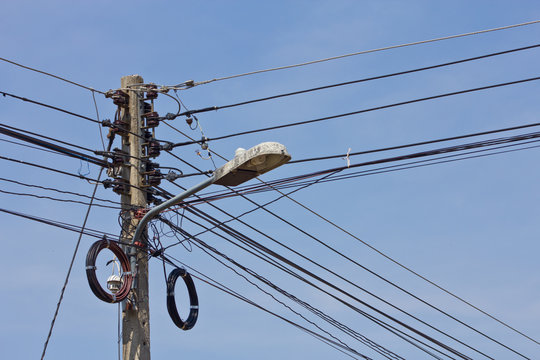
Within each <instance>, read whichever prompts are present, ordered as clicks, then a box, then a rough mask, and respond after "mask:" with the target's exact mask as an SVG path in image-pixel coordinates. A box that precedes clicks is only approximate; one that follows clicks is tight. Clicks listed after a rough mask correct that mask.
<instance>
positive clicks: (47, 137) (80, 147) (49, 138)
mask: <svg viewBox="0 0 540 360" xmlns="http://www.w3.org/2000/svg"><path fill="white" fill-rule="evenodd" d="M0 126H3V127H5V128H8V129H12V130H16V131H19V132H22V133H26V134H30V135H34V136H39V137H42V138H44V139H47V140H51V141H55V142H57V143H60V144H64V145H68V146H72V147H74V148H77V149H80V150H84V151H88V152H91V153H93V152H94V151H95V150H92V149H89V148H86V147H83V146H80V145H77V144H73V143H69V142H67V141H62V140H58V139H55V138H53V137H50V136H46V135H43V134H38V133H35V132H32V131H28V130H24V129H19V128H16V127H14V126H9V125H6V124H2V123H0Z"/></svg>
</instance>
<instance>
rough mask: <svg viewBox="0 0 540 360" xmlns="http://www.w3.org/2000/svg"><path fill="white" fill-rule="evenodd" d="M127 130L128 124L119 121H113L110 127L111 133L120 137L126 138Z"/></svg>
mask: <svg viewBox="0 0 540 360" xmlns="http://www.w3.org/2000/svg"><path fill="white" fill-rule="evenodd" d="M127 129H128V123H126V122H124V121H122V120H120V119H116V120H114V123H113V125H112V126H111V131H112V132H113V133H115V134H118V135H120V136H127V135H128V132H127Z"/></svg>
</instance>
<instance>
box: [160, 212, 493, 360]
mask: <svg viewBox="0 0 540 360" xmlns="http://www.w3.org/2000/svg"><path fill="white" fill-rule="evenodd" d="M186 210H188V211H189V212H191V213H193V214H195V215H196V216H198V217H200V218H202V219H204V220H205V221H207V222H209V223H210V224H211V225H212V226H213V227H212V228H207V227H205V226H203V225H201V224H200V223H198V222H196V221H194V220H192V219H190V218H188V217H186V216H184V217H185V218H186V219H188V220H189V221H191V222H193V223H195V224H197V225H199V226H201V227H203V228H204V229H206V230H205V231H203V232H206V231H210V232H211V233H213V234H215V235H217V236H219V237H221V238H223V239H224V240H226V241H229V242H231V243H232V244H234V245H236V246H238V247H240V248H241V249H243V250H244V251H246V252H248V253H250V254H252V255H254V256H256V257H258V258H259V259H261V260H263V261H265V262H268V263H269V264H271V265H273V266H275V267H276V268H278V269H280V270H282V271H285V272H286V273H288V274H290V275H292V276H294V277H296V278H298V279H303V278H301V277H300V275H297V274H296V273H294V272H293V271H292V270H290V269H287V268H285V267H282V266H280V265H278V264H276V263H275V262H273V261H269V259H267V258H263V257H261V256H260V255H257V254H255V253H254V252H252V251H250V250H248V249H246V248H244V247H242V246H240V245H238V244H236V243H234V242H232V241H231V240H230V239H228V238H226V237H224V236H223V235H220V234H218V233H216V232H215V231H213V229H220V230H221V231H223V232H225V233H226V234H228V235H229V236H232V237H233V238H235V239H237V240H239V241H240V242H242V243H243V244H244V245H247V246H249V247H250V248H252V249H253V250H255V251H256V252H259V253H260V254H261V255H263V252H264V253H268V254H270V255H271V256H272V255H273V254H274V253H273V252H271V251H268V249H267V248H265V247H264V246H262V245H260V244H258V243H256V242H255V241H254V240H252V239H251V238H249V237H247V236H245V235H243V234H241V233H239V232H238V231H236V230H234V229H232V228H230V227H229V226H228V225H225V224H224V223H223V222H219V221H218V220H217V219H215V218H213V217H211V216H210V215H208V214H206V213H204V212H203V211H201V210H199V209H197V208H195V207H187V208H186ZM240 222H241V221H240ZM246 225H247V224H246ZM169 226H171V227H172V228H176V229H177V230H178V231H181V232H182V233H183V234H184V236H187V238H188V239H195V238H197V236H199V235H200V234H202V233H203V232H200V233H199V234H198V235H189V234H187V233H185V231H184V230H182V229H179V228H178V226H175V225H174V224H172V225H171V224H169ZM247 226H248V227H250V228H252V227H251V226H249V225H247ZM254 230H255V231H257V232H259V233H261V232H260V231H259V230H257V229H254ZM185 234H187V235H185ZM261 234H262V235H263V236H265V237H267V238H268V239H270V240H271V241H273V242H274V243H277V244H278V245H280V246H281V247H284V248H285V249H287V250H289V251H291V252H292V253H294V254H296V255H297V256H299V257H301V258H302V259H304V260H307V261H308V262H310V263H312V264H314V265H315V266H317V267H319V268H321V269H323V270H325V271H326V272H328V273H330V274H332V275H334V276H336V277H338V278H339V279H341V280H344V281H345V282H347V283H348V284H350V285H352V286H354V287H356V288H358V289H359V290H362V291H363V292H365V293H366V294H368V295H370V296H372V297H374V298H376V299H377V300H379V301H381V302H383V303H385V304H387V305H389V306H391V307H392V308H394V309H396V310H398V311H400V312H402V313H404V314H405V315H408V316H409V317H411V318H413V319H414V320H416V321H419V322H421V323H422V324H424V325H426V326H428V327H430V328H431V329H433V330H435V331H437V332H439V333H441V334H443V335H445V336H447V337H449V338H450V339H452V340H454V341H456V342H458V343H460V344H462V345H464V346H466V347H468V348H469V349H472V350H474V351H476V352H477V353H479V354H481V355H484V356H485V357H487V358H489V359H493V358H492V357H490V356H488V355H486V354H484V353H483V352H481V351H479V350H477V349H475V348H474V347H472V346H469V345H467V344H466V343H464V342H462V341H460V340H459V339H456V338H455V337H453V336H451V335H449V334H447V333H445V332H444V331H441V330H439V329H438V328H436V327H434V326H432V325H430V324H428V323H426V322H425V321H422V320H421V319H419V318H417V317H416V316H414V315H412V314H410V313H408V312H407V311H405V310H403V309H401V308H399V307H398V306H396V305H394V304H392V303H390V302H388V301H387V300H385V299H383V298H381V297H379V296H377V295H375V294H374V293H372V292H370V291H368V290H366V289H365V288H362V287H360V286H358V285H357V284H355V283H353V282H351V281H350V280H348V279H346V278H344V277H343V276H341V275H339V274H337V273H336V272H334V271H332V270H330V269H328V268H327V267H325V266H322V265H321V264H319V263H318V262H316V261H314V260H312V259H310V258H309V257H306V256H304V255H303V254H301V253H299V252H297V251H296V250H294V249H292V248H290V247H288V246H286V245H284V244H283V243H282V242H280V241H278V240H276V239H274V238H272V237H270V236H269V235H267V234H265V233H261ZM196 241H201V240H200V239H196ZM255 244H257V245H255ZM201 245H202V246H205V247H206V245H204V244H201ZM212 251H214V250H212ZM214 252H215V251H214ZM220 256H222V255H220ZM227 260H228V259H227ZM237 266H238V265H237ZM240 268H242V269H243V270H244V271H247V270H245V269H244V268H243V267H240ZM362 268H364V267H363V266H362ZM364 269H365V270H368V271H369V272H370V273H372V274H374V272H373V271H371V270H369V269H367V268H364ZM250 274H251V273H250ZM251 275H253V274H251ZM377 276H378V277H380V276H379V275H378V274H377ZM380 278H382V277H380ZM382 279H384V278H382ZM384 280H385V281H386V282H389V281H388V280H386V279H384ZM389 283H390V284H392V285H394V286H395V287H397V288H398V289H400V290H402V291H405V290H404V289H402V288H400V287H399V286H397V285H395V284H393V283H392V282H389ZM405 292H406V293H407V294H408V295H411V296H413V297H414V298H416V299H417V300H421V301H422V302H424V304H426V302H425V301H423V300H422V299H419V298H418V297H416V296H414V295H412V294H411V293H409V292H407V291H405ZM429 306H431V307H433V306H432V305H431V304H429ZM435 309H437V310H438V311H440V312H442V313H443V314H445V315H447V316H449V317H450V318H452V319H453V320H456V321H458V320H457V319H455V318H454V317H452V316H450V315H449V314H447V313H445V312H444V311H442V310H440V309H438V308H436V307H435Z"/></svg>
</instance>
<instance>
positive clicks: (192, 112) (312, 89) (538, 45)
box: [177, 44, 540, 116]
mask: <svg viewBox="0 0 540 360" xmlns="http://www.w3.org/2000/svg"><path fill="white" fill-rule="evenodd" d="M537 47H540V44H535V45H530V46H525V47H520V48H516V49H511V50H505V51H499V52H495V53H490V54H486V55H480V56H475V57H471V58H466V59H461V60H455V61H450V62H446V63H442V64H438V65H431V66H425V67H421V68H416V69H410V70H404V71H399V72H395V73H391V74H386V75H379V76H373V77H368V78H363V79H358V80H352V81H346V82H341V83H337V84H332V85H325V86H319V87H315V88H311V89H306V90H299V91H293V92H288V93H285V94H279V95H273V96H268V97H263V98H259V99H253V100H247V101H242V102H238V103H235V104H229V105H223V106H210V107H206V108H203V109H198V110H187V111H184V112H183V113H180V114H178V115H177V116H191V115H193V114H198V113H202V112H207V111H217V110H221V109H227V108H232V107H236V106H242V105H247V104H253V103H257V102H261V101H267V100H274V99H278V98H282V97H286V96H292V95H299V94H305V93H309V92H312V91H319V90H325V89H330V88H334V87H339V86H345V85H352V84H358V83H362V82H367V81H372V80H380V79H385V78H390V77H394V76H400V75H406V74H412V73H416V72H421V71H425V70H432V69H437V68H441V67H445V66H450V65H457V64H462V63H466V62H469V61H475V60H480V59H486V58H489V57H493V56H498V55H504V54H510V53H514V52H518V51H523V50H530V49H534V48H537Z"/></svg>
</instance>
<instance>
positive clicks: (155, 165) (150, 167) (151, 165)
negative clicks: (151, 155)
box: [146, 161, 159, 172]
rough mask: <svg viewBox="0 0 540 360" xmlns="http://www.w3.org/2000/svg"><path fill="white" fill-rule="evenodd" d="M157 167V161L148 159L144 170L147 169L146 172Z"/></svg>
mask: <svg viewBox="0 0 540 360" xmlns="http://www.w3.org/2000/svg"><path fill="white" fill-rule="evenodd" d="M158 167H159V164H158V163H155V162H151V161H148V162H147V163H146V171H147V172H150V171H154V170H155V169H157V168H158Z"/></svg>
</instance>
